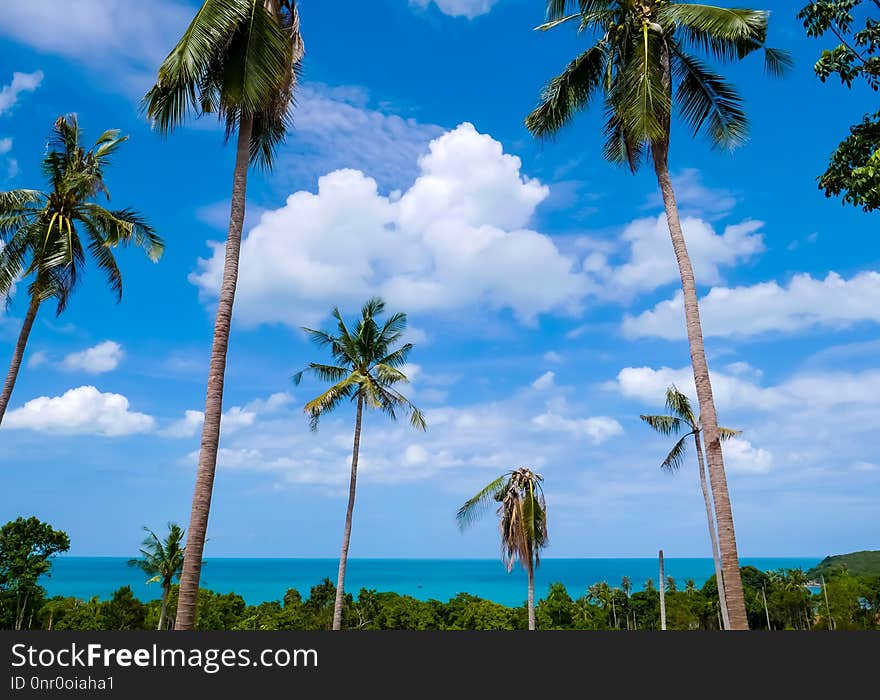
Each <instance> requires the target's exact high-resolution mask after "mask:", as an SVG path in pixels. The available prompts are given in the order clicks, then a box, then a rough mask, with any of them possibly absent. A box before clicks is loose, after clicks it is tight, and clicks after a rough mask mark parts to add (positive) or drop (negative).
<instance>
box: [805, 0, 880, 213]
mask: <svg viewBox="0 0 880 700" xmlns="http://www.w3.org/2000/svg"><path fill="white" fill-rule="evenodd" d="M878 8H880V5H878V3H877V2H876V0H875V1H874V2H863V0H819V1H818V2H811V3H810V4H809V5H807V6H806V7H804V8H803V9H802V10H801V11H800V12H799V13H798V18H799V19H802V20H803V22H804V28H805V29H806V30H807V34H808V35H809V36H815V37H822V36H825V35H826V34H828V33H831V34H832V35H834V38H835V40H837V41H839V42H840V43H839V44H838V45H837V46H835V47H834V48H832V49H825V50H824V51H822V55H821V56H820V57H819V60H818V61H816V65H815V66H813V70H814V71H815V73H816V75H817V76H819V79H820V80H821V81H822V82H823V83H824V82H825V81H826V80H827V79H828V78H830V77H833V76H837V77H838V78H839V79H840V82H841V83H842V84H843V85H846V86H847V87H852V84H853V81H856V80H862V81H864V83H865V84H866V85H867V86H868V87H869V88H870V89H871V90H873V91H874V92H876V91H877V90H878V89H880V21H878V18H877V16H876V14H877V10H878ZM859 10H863V11H864V12H867V11H868V10H873V11H874V13H875V16H873V17H872V16H865V17H863V20H862V21H863V25H862V26H861V28H859V27H858V23H857V21H856V17H855V15H856V14H857V11H859ZM818 180H819V189H821V190H823V191H824V192H825V196H826V197H842V198H843V203H844V204H851V205H852V206H855V207H861V208H862V209H863V210H864V211H876V210H877V209H878V208H880V112H875V113H872V114H866V115H865V116H864V117H862V121H861V122H859V123H858V124H854V125H853V126H851V127H850V130H849V136H847V137H846V138H845V139H844V140H843V141H841V142H840V144H839V145H838V146H837V148H836V149H835V151H834V153H832V154H831V159H830V161H829V164H828V169H827V170H826V171H825V172H824V173H822V175H820V176H819V178H818Z"/></svg>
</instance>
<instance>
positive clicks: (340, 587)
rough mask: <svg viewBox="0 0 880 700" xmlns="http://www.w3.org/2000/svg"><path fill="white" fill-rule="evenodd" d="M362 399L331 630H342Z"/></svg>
mask: <svg viewBox="0 0 880 700" xmlns="http://www.w3.org/2000/svg"><path fill="white" fill-rule="evenodd" d="M363 414H364V397H363V395H362V394H358V405H357V417H356V418H355V422H354V446H353V447H352V450H351V482H349V485H348V509H347V510H346V511H345V532H344V533H343V535H342V552H341V553H340V555H339V575H338V576H337V577H336V602H335V603H334V604H333V629H335V630H341V629H342V600H343V597H344V596H345V567H346V565H347V564H348V546H349V544H350V543H351V518H352V515H353V514H354V495H355V490H356V488H357V470H358V455H359V454H360V451H361V419H362V417H363Z"/></svg>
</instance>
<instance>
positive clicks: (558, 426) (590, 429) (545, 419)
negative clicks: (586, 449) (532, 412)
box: [532, 411, 623, 445]
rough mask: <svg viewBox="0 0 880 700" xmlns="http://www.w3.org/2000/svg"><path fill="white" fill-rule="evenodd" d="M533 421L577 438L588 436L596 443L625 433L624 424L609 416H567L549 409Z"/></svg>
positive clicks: (546, 428)
mask: <svg viewBox="0 0 880 700" xmlns="http://www.w3.org/2000/svg"><path fill="white" fill-rule="evenodd" d="M532 423H533V424H534V425H536V426H537V427H538V428H540V429H542V430H547V431H551V432H552V431H556V432H563V433H568V434H569V435H572V436H573V437H575V438H588V439H589V440H590V441H592V442H593V444H596V445H598V444H601V443H603V442H605V441H606V440H609V439H610V438H613V437H615V436H616V435H623V426H622V425H621V424H620V423H618V422H617V421H616V420H614V419H613V418H609V417H608V416H596V417H592V418H566V417H565V416H560V415H558V414H556V413H552V412H550V411H547V412H546V413H542V414H541V415H538V416H535V417H534V418H532Z"/></svg>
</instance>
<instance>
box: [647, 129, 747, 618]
mask: <svg viewBox="0 0 880 700" xmlns="http://www.w3.org/2000/svg"><path fill="white" fill-rule="evenodd" d="M651 152H652V156H653V159H654V171H655V173H656V174H657V182H658V183H659V185H660V192H661V193H662V195H663V205H664V207H665V208H666V222H667V224H668V225H669V235H670V237H671V238H672V248H673V250H674V251H675V258H676V260H677V261H678V271H679V273H680V275H681V288H682V292H683V295H684V316H685V323H686V325H687V337H688V344H689V346H690V355H691V365H692V366H693V371H694V383H695V384H696V387H697V399H698V400H699V403H700V420H701V422H702V425H703V432H704V433H706V461H707V462H708V465H709V481H710V483H711V485H712V495H713V497H714V499H715V522H716V523H717V525H718V546H719V549H720V550H721V568H722V572H723V573H724V583H725V585H726V589H725V592H726V594H727V607H728V614H729V616H730V629H734V630H747V629H748V628H749V622H748V618H747V617H746V604H745V598H744V597H743V589H742V579H741V578H740V573H739V555H738V553H737V550H736V533H735V532H734V529H733V510H732V508H731V505H730V493H729V491H728V489H727V476H726V475H725V473H724V458H723V457H722V454H721V441H720V440H719V438H718V417H717V415H716V413H715V400H714V398H713V396H712V383H711V381H710V379H709V365H708V363H707V362H706V350H705V348H704V347H703V329H702V326H701V325H700V309H699V306H698V304H697V288H696V283H695V281H694V270H693V267H692V266H691V259H690V256H689V255H688V251H687V245H686V244H685V240H684V232H683V231H682V229H681V221H680V220H679V218H678V206H677V204H676V201H675V191H674V189H673V187H672V179H671V178H670V176H669V165H668V161H667V156H668V153H669V143H668V141H664V142H654V143H653V144H651Z"/></svg>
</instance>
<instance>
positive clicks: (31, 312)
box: [0, 297, 40, 423]
mask: <svg viewBox="0 0 880 700" xmlns="http://www.w3.org/2000/svg"><path fill="white" fill-rule="evenodd" d="M39 308H40V302H39V301H38V300H37V298H36V297H31V303H30V305H29V306H28V310H27V313H26V314H25V317H24V323H22V324H21V332H20V333H19V334H18V342H17V343H16V344H15V351H14V352H13V353H12V362H10V363H9V372H8V373H7V375H6V383H5V384H3V393H2V394H0V423H2V422H3V416H5V415H6V407H7V406H8V405H9V399H10V398H12V389H13V388H14V387H15V380H16V379H18V370H19V369H21V360H22V358H23V357H24V349H25V347H26V346H27V341H28V338H29V337H30V334H31V328H33V327H34V319H35V318H36V317H37V311H38V310H39Z"/></svg>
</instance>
